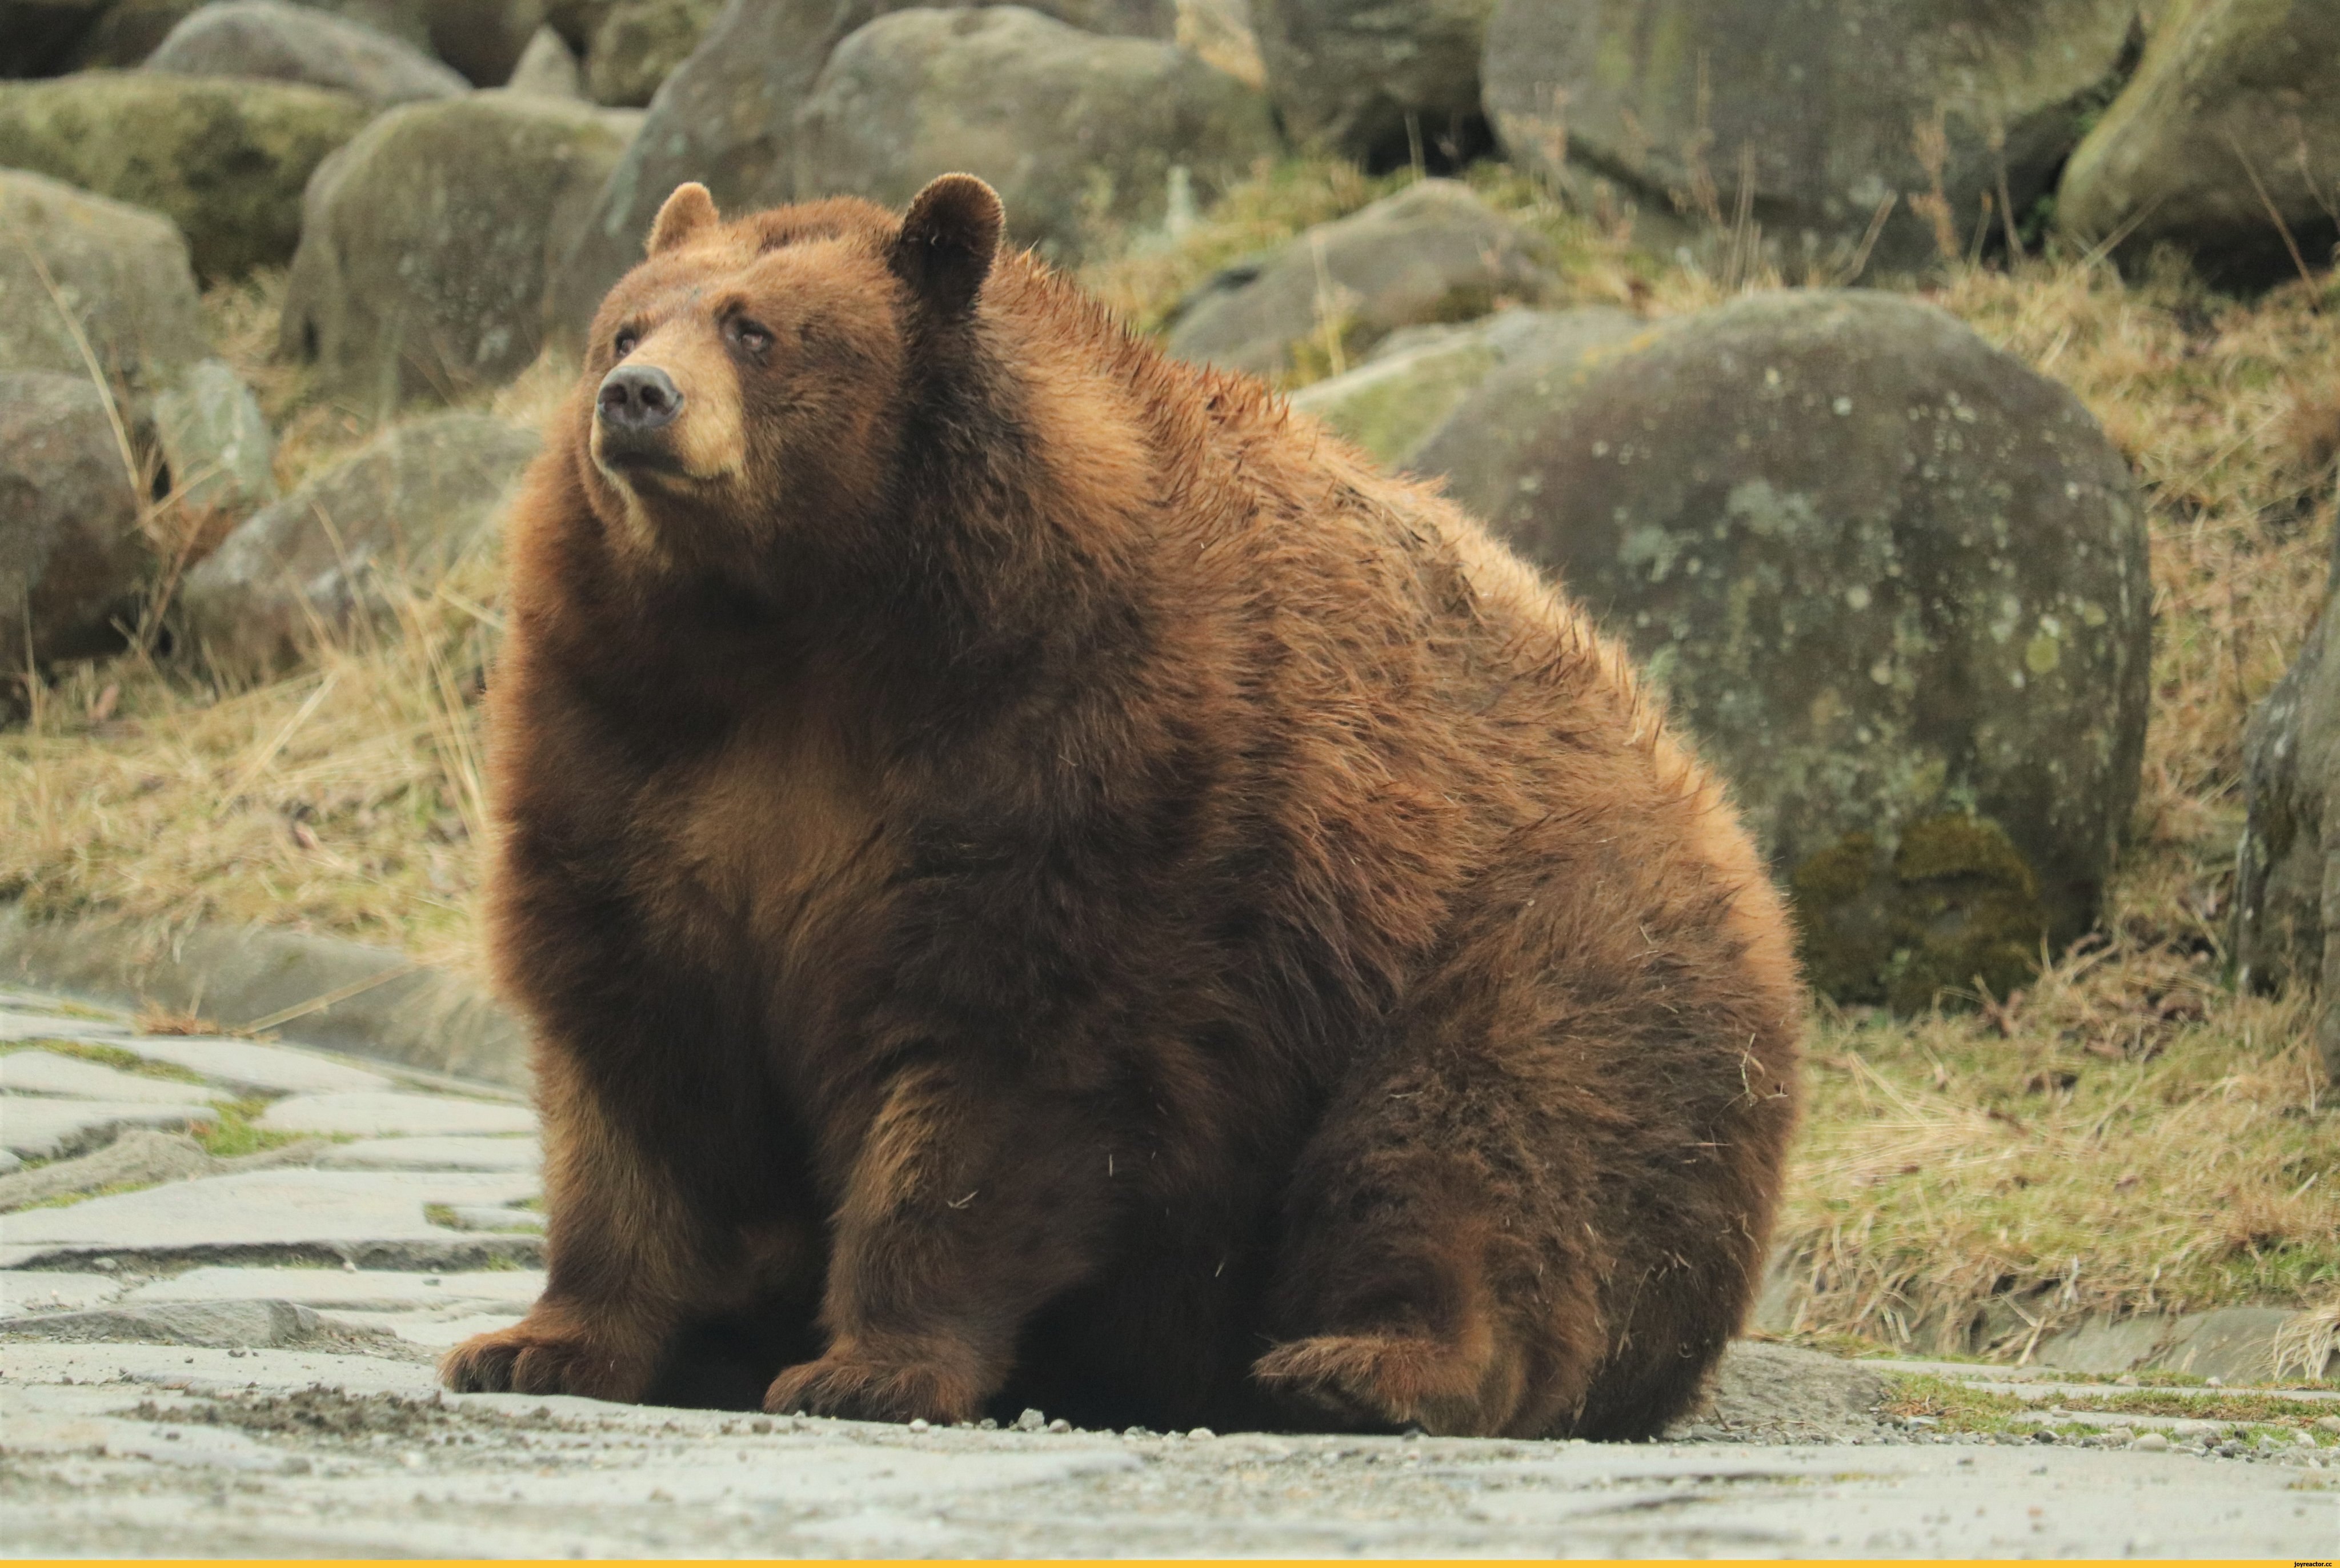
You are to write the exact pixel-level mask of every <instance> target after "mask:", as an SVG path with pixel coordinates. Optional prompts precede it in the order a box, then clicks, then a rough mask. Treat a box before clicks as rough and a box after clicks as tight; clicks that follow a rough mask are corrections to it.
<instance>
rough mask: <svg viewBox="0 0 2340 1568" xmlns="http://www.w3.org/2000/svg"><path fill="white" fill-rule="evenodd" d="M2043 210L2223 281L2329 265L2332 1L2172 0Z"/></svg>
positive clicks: (2339, 99)
mask: <svg viewBox="0 0 2340 1568" xmlns="http://www.w3.org/2000/svg"><path fill="white" fill-rule="evenodd" d="M2270 207H2272V208H2273V209H2274V212H2275V213H2277V214H2280V216H2281V223H2280V225H2278V223H2277V222H2276V217H2275V216H2273V215H2271V214H2270V213H2269V210H2268V209H2269V208H2270ZM2056 221H2057V223H2058V224H2059V225H2061V226H2062V227H2063V228H2064V229H2065V230H2066V232H2067V233H2070V234H2072V235H2074V236H2075V237H2076V238H2077V239H2079V240H2081V241H2083V242H2084V243H2089V244H2095V243H2099V242H2101V241H2105V240H2108V239H2117V240H2118V241H2119V244H2118V247H2117V253H2118V254H2120V255H2122V256H2124V257H2137V256H2143V255H2145V254H2147V253H2148V252H2149V251H2150V250H2151V249H2152V248H2153V247H2154V246H2155V245H2157V244H2161V243H2169V244H2174V245H2176V246H2178V247H2179V248H2181V249H2183V250H2185V251H2186V252H2188V253H2191V254H2192V255H2193V257H2194V258H2195V261H2196V264H2197V265H2198V266H2199V267H2200V268H2201V270H2202V271H2203V272H2204V273H2206V274H2207V275H2208V276H2210V277H2211V278H2212V279H2213V280H2215V281H2216V282H2218V283H2226V284H2239V285H2250V284H2257V283H2268V282H2272V281H2275V280H2278V279H2282V278H2286V277H2290V276H2292V275H2293V274H2294V270H2295V267H2296V266H2298V265H2299V264H2300V263H2305V264H2306V265H2308V266H2311V267H2315V268H2319V269H2321V268H2324V267H2326V266H2329V265H2330V264H2331V263H2332V259H2333V246H2334V244H2335V242H2340V6H2334V5H2328V4H2321V3H2318V0H2184V3H2183V4H2177V5H2174V6H2173V7H2172V11H2171V14H2170V15H2166V16H2165V17H2164V18H2163V19H2162V21H2161V23H2160V25H2158V26H2157V28H2156V29H2155V32H2154V35H2153V42H2152V45H2151V46H2150V47H2149V48H2148V49H2147V51H2146V55H2145V61H2144V64H2143V65H2140V66H2139V67H2138V69H2137V77H2136V79H2135V80H2134V81H2132V82H2130V83H2129V84H2128V86H2127V88H2126V89H2124V90H2123V91H2122V93H2121V94H2120V96H2119V97H2117V98H2116V99H2114V100H2113V104H2112V107H2111V108H2109V109H2107V111H2106V112H2105V116H2104V118H2103V119H2101V120H2099V121H2098V122H2097V125H2096V128H2095V129H2094V130H2092V131H2090V132H2089V133H2088V136H2087V140H2086V141H2084V142H2082V143H2081V144H2080V146H2079V150H2078V151H2077V152H2075V153H2074V154H2072V161H2071V164H2069V165H2068V166H2067V168H2066V169H2065V171H2064V183H2063V186H2062V188H2061V190H2060V192H2059V193H2058V194H2057V203H2056ZM2286 229H2287V230H2288V231H2289V239H2288V241H2286V239H2285V230H2286ZM2295 247H2296V252H2295Z"/></svg>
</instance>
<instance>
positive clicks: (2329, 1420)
mask: <svg viewBox="0 0 2340 1568" xmlns="http://www.w3.org/2000/svg"><path fill="white" fill-rule="evenodd" d="M2315 1430H2317V1431H2318V1432H2330V1433H2334V1434H2340V1415H2319V1416H2317V1417H2316V1418H2315Z"/></svg>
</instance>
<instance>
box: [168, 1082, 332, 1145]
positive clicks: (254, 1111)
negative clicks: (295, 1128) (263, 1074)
mask: <svg viewBox="0 0 2340 1568" xmlns="http://www.w3.org/2000/svg"><path fill="white" fill-rule="evenodd" d="M213 1108H214V1110H215V1111H216V1113H217V1114H216V1115H214V1116H213V1117H212V1118H211V1119H210V1120H209V1121H203V1122H198V1123H196V1124H195V1125H194V1126H193V1127H191V1128H189V1129H188V1131H189V1132H190V1133H191V1134H192V1135H193V1137H194V1140H195V1142H196V1143H197V1144H199V1145H201V1146H202V1147H203V1153H205V1154H207V1155H209V1156H212V1157H213V1159H222V1160H226V1159H234V1158H236V1157H237V1156H240V1155H256V1154H259V1153H261V1152H263V1150H266V1149H277V1148H283V1146H285V1145H286V1144H290V1143H298V1142H300V1141H301V1139H302V1138H303V1137H306V1136H310V1135H308V1134H305V1133H280V1132H275V1131H273V1130H271V1129H269V1128H266V1127H262V1126H254V1125H253V1123H254V1120H255V1119H256V1118H257V1117H258V1116H260V1114H261V1113H262V1112H263V1111H265V1110H266V1109H267V1108H268V1101H267V1099H266V1098H265V1097H262V1096H258V1095H254V1096H252V1097H247V1098H244V1099H240V1100H225V1101H222V1102H221V1103H220V1104H219V1105H217V1106H216V1107H213Z"/></svg>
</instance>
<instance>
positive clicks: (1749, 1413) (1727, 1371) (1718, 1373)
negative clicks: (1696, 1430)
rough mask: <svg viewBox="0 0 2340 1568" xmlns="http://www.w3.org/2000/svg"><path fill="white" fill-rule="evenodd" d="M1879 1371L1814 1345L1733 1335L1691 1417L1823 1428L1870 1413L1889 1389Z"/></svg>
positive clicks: (1773, 1430) (1769, 1428)
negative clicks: (1704, 1399)
mask: <svg viewBox="0 0 2340 1568" xmlns="http://www.w3.org/2000/svg"><path fill="white" fill-rule="evenodd" d="M1892 1386H1893V1385H1892V1384H1891V1382H1890V1381H1889V1380H1888V1379H1887V1378H1886V1377H1885V1376H1884V1375H1883V1374H1880V1373H1879V1372H1877V1371H1875V1370H1874V1369H1873V1368H1870V1367H1867V1366H1863V1365H1860V1364H1859V1363H1858V1362H1851V1361H1842V1360H1839V1359H1838V1358H1837V1357H1835V1356H1833V1355H1822V1354H1821V1353H1819V1351H1816V1350H1799V1349H1796V1348H1795V1347H1793V1346H1791V1345H1767V1344H1764V1343H1763V1342H1762V1341H1760V1340H1751V1339H1741V1340H1734V1341H1733V1342H1732V1343H1731V1345H1730V1347H1729V1348H1728V1349H1726V1350H1725V1351H1724V1352H1723V1353H1722V1360H1721V1361H1720V1363H1718V1364H1717V1365H1716V1366H1715V1369H1714V1377H1713V1382H1712V1383H1711V1384H1710V1387H1709V1390H1708V1394H1707V1404H1706V1406H1705V1408H1703V1409H1702V1410H1701V1411H1700V1412H1699V1414H1696V1415H1694V1416H1692V1417H1691V1419H1692V1420H1694V1421H1696V1420H1702V1421H1708V1422H1713V1423H1716V1424H1721V1425H1724V1426H1729V1427H1732V1428H1736V1429H1738V1430H1740V1431H1742V1432H1748V1431H1751V1432H1756V1433H1760V1434H1793V1433H1794V1432H1795V1430H1796V1429H1797V1428H1800V1427H1801V1428H1810V1429H1814V1430H1822V1431H1827V1432H1829V1433H1835V1432H1838V1431H1840V1430H1841V1429H1842V1427H1843V1426H1844V1424H1845V1423H1846V1422H1847V1421H1849V1420H1854V1421H1857V1420H1859V1419H1861V1418H1864V1417H1869V1416H1870V1415H1872V1414H1873V1413H1874V1412H1875V1411H1876V1409H1877V1407H1878V1406H1879V1404H1883V1403H1884V1402H1885V1399H1886V1397H1887V1395H1888V1394H1890V1393H1891V1392H1892Z"/></svg>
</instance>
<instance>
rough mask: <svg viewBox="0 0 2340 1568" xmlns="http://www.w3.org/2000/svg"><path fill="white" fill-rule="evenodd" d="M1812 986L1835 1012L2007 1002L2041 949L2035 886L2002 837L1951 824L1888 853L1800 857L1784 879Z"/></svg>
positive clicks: (1871, 848)
mask: <svg viewBox="0 0 2340 1568" xmlns="http://www.w3.org/2000/svg"><path fill="white" fill-rule="evenodd" d="M1790 886H1791V887H1792V888H1793V889H1794V891H1795V896H1796V897H1795V910H1796V917H1797V921H1798V924H1799V926H1800V928H1801V934H1802V938H1803V953H1804V964H1805V969H1806V972H1807V974H1808V975H1809V976H1810V978H1811V981H1812V984H1813V985H1815V986H1816V987H1819V989H1821V990H1822V991H1824V992H1826V993H1827V994H1828V995H1829V996H1831V997H1835V998H1836V999H1837V1000H1839V1001H1841V1002H1862V1003H1871V1004H1876V1003H1882V1004H1885V1005H1887V1006H1889V1007H1892V1008H1893V1009H1894V1010H1895V1011H1897V1012H1917V1011H1921V1010H1923V1009H1924V1008H1926V1007H1929V1006H1931V1005H1933V1004H1934V1003H1935V1002H1937V1001H1938V1000H1940V999H1942V998H1943V997H1946V996H1966V997H1972V996H1975V995H1977V994H1978V993H1980V992H1988V993H1989V994H1990V995H1993V996H1997V997H2005V996H2006V995H2007V994H2008V992H2010V991H2012V990H2014V989H2015V988H2016V987H2018V986H2021V985H2023V984H2024V983H2025V982H2026V981H2027V980H2028V979H2029V978H2031V976H2032V974H2033V973H2034V972H2035V971H2036V970H2037V969H2038V961H2039V949H2040V945H2041V943H2042V942H2044V941H2045V940H2047V938H2048V916H2047V912H2046V910H2044V909H2043V908H2041V907H2040V903H2039V882H2038V878H2037V877H2036V876H2034V875H2033V874H2032V870H2031V868H2030V866H2029V865H2028V864H2027V863H2026V862H2025V860H2024V858H2023V854H2022V851H2020V850H2018V849H2016V847H2015V846H2014V844H2013V843H2011V842H2010V841H2009V840H2008V837H2007V835H2006V834H2005V833H2004V832H2003V831H2001V830H2000V829H1999V827H1998V824H1997V823H1995V822H1992V821H1989V820H1988V819H1984V818H1978V817H1971V816H1967V815H1964V814H1961V813H1955V812H1953V813H1947V814H1945V815H1943V816H1939V817H1929V818H1927V819H1923V820H1920V821H1917V822H1912V823H1909V824H1908V825H1907V826H1905V827H1904V828H1903V829H1901V834H1900V842H1899V845H1898V846H1897V847H1896V848H1895V849H1893V851H1892V852H1891V853H1886V852H1885V851H1884V850H1883V849H1882V848H1881V847H1880V846H1879V844H1878V842H1877V840H1876V839H1874V838H1873V837H1872V836H1870V835H1869V834H1867V833H1854V834H1850V835H1849V836H1848V837H1846V838H1845V839H1843V840H1842V841H1841V842H1839V843H1837V844H1833V845H1830V846H1829V847H1828V848H1827V849H1821V850H1819V851H1817V852H1815V853H1814V854H1812V855H1810V856H1809V857H1807V858H1805V860H1804V862H1803V864H1801V865H1800V866H1798V867H1797V868H1795V870H1794V872H1793V874H1792V875H1791V877H1790Z"/></svg>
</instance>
